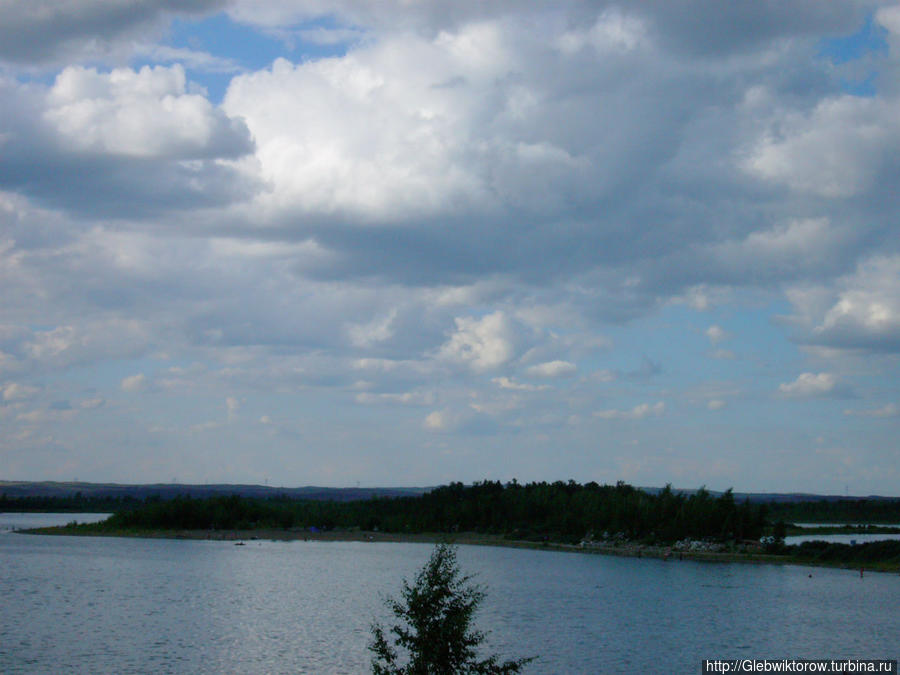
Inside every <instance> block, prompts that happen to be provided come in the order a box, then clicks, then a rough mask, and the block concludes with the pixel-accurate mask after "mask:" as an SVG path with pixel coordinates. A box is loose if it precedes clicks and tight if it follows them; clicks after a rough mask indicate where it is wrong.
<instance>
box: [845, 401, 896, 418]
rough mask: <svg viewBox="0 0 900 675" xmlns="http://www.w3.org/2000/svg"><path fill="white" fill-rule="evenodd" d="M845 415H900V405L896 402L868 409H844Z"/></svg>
mask: <svg viewBox="0 0 900 675" xmlns="http://www.w3.org/2000/svg"><path fill="white" fill-rule="evenodd" d="M844 414H845V415H852V416H854V417H897V416H900V406H898V405H897V404H896V403H886V404H885V405H883V406H881V407H880V408H872V409H868V410H853V409H849V408H848V409H846V410H844Z"/></svg>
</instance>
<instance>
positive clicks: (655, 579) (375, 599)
mask: <svg viewBox="0 0 900 675" xmlns="http://www.w3.org/2000/svg"><path fill="white" fill-rule="evenodd" d="M19 515H21V514H12V515H10V514H6V515H3V516H0V522H7V523H9V522H14V521H15V519H16V518H17V517H18V516H19ZM29 515H34V514H29ZM40 515H41V516H42V517H43V516H46V515H47V514H40ZM73 519H78V520H79V522H82V519H81V518H76V517H75V516H74V514H62V515H61V516H60V520H59V521H58V522H60V523H63V524H64V523H66V522H68V521H70V520H73ZM13 526H15V525H13ZM7 529H11V528H7ZM431 550H432V547H431V546H430V545H427V544H386V543H385V544H382V543H362V542H303V541H294V542H268V541H265V542H260V541H248V542H247V545H246V546H235V545H234V544H233V543H232V542H220V541H191V540H161V539H115V538H100V537H41V536H31V535H23V534H15V533H10V532H6V533H4V534H2V535H0V598H2V611H0V672H3V673H47V672H91V673H166V672H171V673H179V672H187V673H220V672H236V673H263V672H265V673H364V672H368V670H369V660H370V659H369V656H370V655H369V652H368V651H367V649H366V645H367V642H368V640H369V638H370V624H371V621H372V619H373V618H378V619H379V620H381V621H382V622H388V621H389V617H388V615H387V611H386V610H385V608H384V606H383V603H382V599H383V597H384V596H385V595H386V594H395V593H397V592H399V589H400V584H401V582H402V579H403V578H404V577H407V578H412V577H413V576H414V575H415V573H416V571H417V570H418V569H419V568H420V567H421V566H422V564H423V563H424V562H425V561H426V560H427V558H428V556H429V554H430V553H431ZM459 562H460V566H461V567H462V569H463V571H464V572H467V573H473V574H475V575H477V580H478V581H479V582H480V583H482V584H484V585H485V586H486V590H487V598H486V599H485V601H484V603H483V605H482V610H481V612H480V613H479V615H478V623H479V627H481V628H483V629H485V630H488V631H490V635H489V647H490V649H491V650H492V651H495V652H498V653H500V654H501V655H502V656H503V657H505V658H512V657H519V656H526V655H534V654H536V655H538V656H539V657H540V660H539V661H538V662H536V663H534V664H532V665H531V666H529V667H528V668H527V669H526V672H528V673H580V672H589V673H595V672H697V671H698V670H699V666H700V661H701V659H704V658H739V657H741V658H743V657H746V658H891V659H895V658H897V657H898V651H900V650H898V639H897V636H898V635H900V613H898V612H897V609H896V608H897V600H898V598H900V576H898V575H888V574H876V573H866V576H865V578H862V579H861V578H860V577H859V574H858V572H854V571H847V570H836V569H824V568H808V567H799V566H789V565H783V566H782V565H742V564H722V563H718V564H717V563H699V562H690V561H669V562H663V561H661V560H656V559H653V560H648V559H634V558H616V557H608V556H600V555H586V554H578V553H562V552H553V551H537V550H516V549H504V548H492V547H474V546H462V547H460V548H459ZM810 574H811V575H812V577H810V576H809V575H810Z"/></svg>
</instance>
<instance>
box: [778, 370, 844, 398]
mask: <svg viewBox="0 0 900 675" xmlns="http://www.w3.org/2000/svg"><path fill="white" fill-rule="evenodd" d="M837 386H838V380H837V378H836V377H835V376H834V375H832V374H831V373H800V375H798V376H797V379H796V380H794V381H793V382H783V383H782V384H779V385H778V391H779V392H780V393H781V394H783V395H784V396H789V397H792V398H816V397H821V396H831V395H833V394H834V393H836V391H837Z"/></svg>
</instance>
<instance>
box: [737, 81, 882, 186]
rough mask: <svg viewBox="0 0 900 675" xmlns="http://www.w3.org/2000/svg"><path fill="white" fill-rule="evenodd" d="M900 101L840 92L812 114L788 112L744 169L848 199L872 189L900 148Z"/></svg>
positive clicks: (765, 177) (767, 135)
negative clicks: (899, 116) (839, 95)
mask: <svg viewBox="0 0 900 675" xmlns="http://www.w3.org/2000/svg"><path fill="white" fill-rule="evenodd" d="M898 111H900V101H897V100H884V99H871V98H860V97H857V96H841V97H839V98H833V99H828V100H825V101H822V102H821V103H819V104H818V105H817V106H816V107H815V109H814V110H813V111H812V112H811V113H810V114H808V115H806V114H803V113H796V112H788V113H786V114H784V115H783V116H782V117H781V118H779V120H778V122H777V125H776V128H775V130H773V131H770V132H769V133H768V134H766V135H765V136H764V137H763V138H761V139H760V140H759V141H758V144H757V146H756V147H755V148H754V149H753V150H752V151H750V153H749V156H748V157H747V158H746V159H745V160H744V168H745V169H746V170H747V171H748V172H750V173H752V174H754V175H756V176H759V177H760V178H763V179H765V180H768V181H772V182H777V183H783V184H785V185H787V186H788V187H790V188H791V189H793V190H797V191H801V192H811V193H814V194H816V195H818V196H822V197H829V198H847V197H852V196H853V195H856V194H859V193H861V192H863V191H866V190H868V189H869V188H870V187H872V185H873V182H874V181H875V180H876V179H877V178H878V176H879V174H880V173H881V172H882V171H883V170H884V169H885V168H886V167H887V166H893V165H894V162H895V158H896V154H897V149H898V148H900V122H898V116H897V113H898Z"/></svg>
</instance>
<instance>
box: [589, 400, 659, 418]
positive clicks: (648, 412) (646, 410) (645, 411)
mask: <svg viewBox="0 0 900 675" xmlns="http://www.w3.org/2000/svg"><path fill="white" fill-rule="evenodd" d="M665 410H666V404H665V403H663V402H662V401H659V402H658V403H654V404H650V403H641V404H640V405H636V406H635V407H634V408H632V409H631V410H612V409H611V410H598V411H596V412H594V417H598V418H600V419H602V420H642V419H646V418H647V417H651V416H653V417H660V416H661V415H662V414H663V413H664V412H665Z"/></svg>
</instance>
